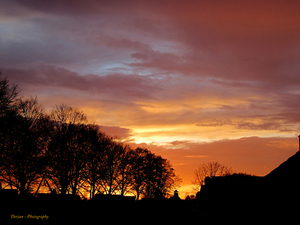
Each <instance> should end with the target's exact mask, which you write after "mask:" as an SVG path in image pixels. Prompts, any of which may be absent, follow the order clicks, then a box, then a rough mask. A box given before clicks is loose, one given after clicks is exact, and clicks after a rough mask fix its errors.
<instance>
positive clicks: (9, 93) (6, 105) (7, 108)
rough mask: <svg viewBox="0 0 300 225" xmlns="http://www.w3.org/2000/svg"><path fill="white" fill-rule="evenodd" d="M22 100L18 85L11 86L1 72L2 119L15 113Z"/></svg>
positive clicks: (0, 103) (0, 108)
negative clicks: (19, 101)
mask: <svg viewBox="0 0 300 225" xmlns="http://www.w3.org/2000/svg"><path fill="white" fill-rule="evenodd" d="M19 99H20V89H19V87H18V85H12V86H10V85H9V81H8V79H7V78H4V77H2V72H1V71H0V117H3V116H5V115H8V114H10V113H15V112H16V111H17V108H18V100H19Z"/></svg>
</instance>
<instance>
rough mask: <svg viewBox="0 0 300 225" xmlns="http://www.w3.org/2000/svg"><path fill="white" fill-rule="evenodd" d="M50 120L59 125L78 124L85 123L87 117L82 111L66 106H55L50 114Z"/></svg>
mask: <svg viewBox="0 0 300 225" xmlns="http://www.w3.org/2000/svg"><path fill="white" fill-rule="evenodd" d="M50 118H51V119H52V120H55V121H58V122H60V123H71V124H79V123H85V122H87V117H86V115H85V114H84V113H83V112H82V111H80V110H79V109H77V108H73V107H71V106H68V105H66V104H61V105H55V108H54V109H53V110H52V111H51V112H50Z"/></svg>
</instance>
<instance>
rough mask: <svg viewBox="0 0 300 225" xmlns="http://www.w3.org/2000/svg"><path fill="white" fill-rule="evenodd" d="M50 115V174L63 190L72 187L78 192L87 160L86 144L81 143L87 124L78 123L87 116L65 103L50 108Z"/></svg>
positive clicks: (60, 189)
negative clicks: (85, 154) (85, 158)
mask: <svg viewBox="0 0 300 225" xmlns="http://www.w3.org/2000/svg"><path fill="white" fill-rule="evenodd" d="M50 119H51V120H52V123H51V124H50V130H51V131H50V133H51V134H50V139H51V141H50V143H49V146H48V150H47V152H46V158H47V159H48V164H47V172H48V177H49V178H50V180H51V181H52V182H53V183H54V184H55V186H56V188H57V189H58V190H59V192H60V193H61V194H63V195H64V194H66V193H67V191H68V192H70V191H71V192H72V193H73V194H74V195H75V194H76V193H77V188H78V184H79V180H80V177H81V176H83V175H82V173H83V165H84V163H85V161H84V151H85V150H84V149H85V147H84V146H82V145H81V143H80V142H81V138H84V137H83V136H84V134H83V132H84V129H83V127H84V125H80V124H79V123H82V122H85V121H86V116H85V115H84V114H83V113H82V112H80V111H79V110H78V109H75V108H72V107H69V106H66V105H64V104H62V105H59V106H57V105H56V108H55V109H54V110H52V111H51V113H50ZM82 134H83V136H80V135H82ZM69 188H70V189H71V190H69Z"/></svg>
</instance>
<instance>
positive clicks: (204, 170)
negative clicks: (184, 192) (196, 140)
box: [192, 162, 232, 191]
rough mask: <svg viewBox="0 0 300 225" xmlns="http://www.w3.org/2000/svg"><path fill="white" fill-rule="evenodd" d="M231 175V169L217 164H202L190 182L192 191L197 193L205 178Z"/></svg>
mask: <svg viewBox="0 0 300 225" xmlns="http://www.w3.org/2000/svg"><path fill="white" fill-rule="evenodd" d="M230 174H232V168H231V167H227V166H224V165H222V164H220V163H219V162H208V163H202V164H201V165H200V166H199V168H198V169H196V170H195V179H194V180H193V181H192V183H193V185H195V187H194V189H195V190H197V191H199V190H200V188H201V185H203V184H204V180H205V177H214V176H226V175H230Z"/></svg>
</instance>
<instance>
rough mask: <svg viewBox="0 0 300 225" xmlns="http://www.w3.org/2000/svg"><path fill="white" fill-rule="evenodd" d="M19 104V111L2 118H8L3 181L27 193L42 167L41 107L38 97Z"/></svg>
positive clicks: (4, 124) (3, 128)
mask: <svg viewBox="0 0 300 225" xmlns="http://www.w3.org/2000/svg"><path fill="white" fill-rule="evenodd" d="M19 104H20V105H19V107H18V111H17V112H16V113H17V114H10V115H8V116H5V117H3V118H2V119H4V118H5V121H1V136H0V138H1V141H0V149H1V159H0V160H1V167H2V168H1V169H2V173H1V181H2V182H4V183H7V184H8V185H9V186H10V187H11V188H12V187H15V188H17V189H18V190H19V193H20V194H21V195H24V194H26V193H29V192H30V191H31V189H32V185H33V182H34V181H36V180H37V179H38V178H39V176H40V174H41V170H42V165H41V157H42V145H41V136H40V129H39V128H38V127H39V126H40V123H39V118H38V116H37V115H40V113H41V111H40V110H39V104H38V102H37V101H36V100H35V99H29V100H25V101H20V102H19ZM24 112H26V113H24ZM33 115H34V116H33Z"/></svg>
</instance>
